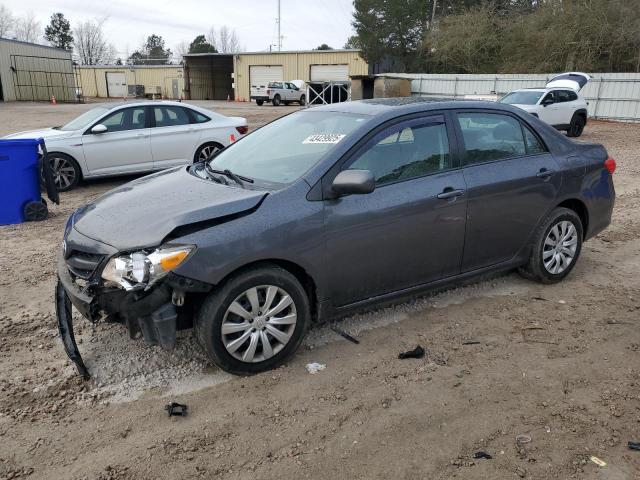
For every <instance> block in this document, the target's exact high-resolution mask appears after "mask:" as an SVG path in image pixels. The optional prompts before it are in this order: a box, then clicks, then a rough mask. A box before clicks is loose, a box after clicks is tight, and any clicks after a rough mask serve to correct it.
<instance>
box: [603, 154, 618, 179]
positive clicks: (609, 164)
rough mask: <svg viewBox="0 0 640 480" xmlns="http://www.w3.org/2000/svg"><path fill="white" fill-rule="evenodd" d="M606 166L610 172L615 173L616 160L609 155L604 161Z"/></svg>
mask: <svg viewBox="0 0 640 480" xmlns="http://www.w3.org/2000/svg"><path fill="white" fill-rule="evenodd" d="M604 168H606V169H607V170H608V172H609V173H610V174H611V175H613V172H615V171H616V161H615V160H614V159H613V158H611V157H609V158H607V159H606V160H605V161H604Z"/></svg>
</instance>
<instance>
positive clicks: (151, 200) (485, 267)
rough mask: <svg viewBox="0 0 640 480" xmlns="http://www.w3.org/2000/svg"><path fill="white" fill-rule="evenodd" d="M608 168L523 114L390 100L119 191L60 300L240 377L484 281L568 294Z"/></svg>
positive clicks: (79, 239)
mask: <svg viewBox="0 0 640 480" xmlns="http://www.w3.org/2000/svg"><path fill="white" fill-rule="evenodd" d="M614 170H615V161H614V160H613V159H612V158H610V157H609V156H608V154H607V152H606V150H605V149H604V148H603V147H602V146H601V145H597V144H588V143H574V142H573V141H571V140H569V139H567V138H566V137H565V136H563V135H562V134H560V133H558V132H557V131H556V130H554V129H553V128H551V127H549V126H548V125H546V124H544V123H543V122H541V121H540V120H538V119H536V118H535V117H533V116H531V115H529V114H528V113H526V112H523V111H522V110H520V109H517V108H514V107H511V106H508V105H501V104H495V103H484V102H429V101H424V100H422V99H386V100H374V101H364V102H348V103H342V104H338V105H329V106H323V107H318V108H310V109H306V110H302V111H298V112H295V113H293V114H290V115H288V116H285V117H283V118H281V119H278V120H276V121H274V122H273V123H271V124H268V125H267V126H265V127H263V128H261V129H259V130H257V131H256V132H254V133H252V134H250V135H248V136H247V137H245V138H243V139H242V140H241V141H239V142H237V143H235V144H233V145H232V146H230V147H228V148H226V149H224V150H223V151H222V152H220V153H219V154H218V155H217V156H215V157H214V158H213V159H210V160H207V161H203V162H200V163H197V164H195V165H192V166H183V167H178V168H174V169H171V170H167V171H163V172H159V173H156V174H153V175H149V176H147V177H144V178H140V179H138V180H135V181H133V182H131V183H128V184H126V185H124V186H122V187H119V188H116V189H115V190H112V191H111V192H109V193H107V194H106V195H104V196H102V197H101V198H99V199H98V200H96V201H94V202H93V203H90V204H89V205H86V206H85V207H83V208H81V209H79V210H78V211H76V212H75V213H74V214H73V215H72V216H71V217H70V218H69V221H68V223H67V227H66V231H65V234H64V248H63V251H62V253H61V255H60V259H59V269H58V275H59V283H58V286H57V290H56V306H57V315H58V322H59V327H60V331H61V334H62V335H61V336H62V339H63V342H64V346H65V349H66V351H67V353H68V355H69V356H70V358H71V359H72V360H73V361H74V362H75V363H76V365H77V366H78V369H79V371H80V373H82V374H83V375H85V376H88V375H89V373H88V371H87V369H86V366H85V365H84V363H83V361H82V358H81V356H80V353H79V352H78V348H77V345H76V343H75V340H74V338H73V325H72V320H71V308H72V305H73V306H74V307H75V308H77V309H78V310H79V311H80V313H81V314H82V315H84V316H85V317H87V318H89V319H91V320H92V321H97V320H100V319H102V318H103V317H105V316H108V318H109V319H110V320H111V321H117V322H121V323H122V324H123V325H125V326H126V327H127V328H128V330H129V332H130V334H131V335H132V337H135V336H142V337H143V338H144V339H145V340H146V341H147V342H148V343H150V344H159V345H162V346H164V347H166V348H171V347H173V346H174V344H175V341H176V330H178V329H181V328H191V327H193V328H195V331H196V333H197V338H198V339H199V341H200V342H201V344H202V346H203V347H204V349H205V350H206V352H207V353H208V354H209V356H210V358H211V360H212V361H213V362H215V363H216V364H217V365H219V366H220V367H221V368H223V369H225V370H227V371H229V372H233V373H238V374H248V373H255V372H260V371H264V370H267V369H270V368H274V367H276V366H278V365H280V364H282V363H283V362H285V361H286V360H287V359H288V358H289V357H290V356H291V355H293V353H294V352H295V351H296V349H297V348H298V346H299V345H300V343H301V341H302V339H303V337H304V335H305V333H306V331H307V329H308V328H309V326H310V325H311V324H312V323H314V322H319V321H323V320H328V319H331V318H334V317H337V316H344V315H346V314H348V313H349V312H353V311H354V310H358V309H361V308H363V307H365V306H370V305H372V304H380V303H388V302H391V301H398V300H400V299H404V298H407V297H411V296H415V295H418V294H420V293H423V292H425V291H426V290H429V289H432V288H434V287H440V286H442V285H444V284H453V283H457V282H460V281H463V280H468V279H469V278H472V277H476V276H478V275H482V274H485V273H487V272H490V271H496V270H508V269H518V270H519V271H520V272H521V273H522V274H523V275H524V276H526V277H527V278H531V279H533V280H537V281H539V282H542V283H553V282H558V281H560V280H562V279H563V278H565V277H566V276H567V275H569V273H570V272H571V270H572V269H573V268H574V266H575V265H576V262H577V261H578V257H579V255H580V250H581V247H582V243H583V242H584V241H585V240H588V239H589V238H591V237H593V236H594V235H596V234H597V233H598V232H600V231H602V230H603V229H605V228H606V227H607V226H608V225H609V223H610V220H611V213H612V210H613V204H614V198H615V193H614V188H613V182H612V174H613V172H614Z"/></svg>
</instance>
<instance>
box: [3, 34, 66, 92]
mask: <svg viewBox="0 0 640 480" xmlns="http://www.w3.org/2000/svg"><path fill="white" fill-rule="evenodd" d="M52 96H55V97H56V100H57V101H59V102H74V101H77V91H76V78H75V73H74V70H73V62H72V61H71V52H68V51H66V50H61V49H58V48H53V47H48V46H45V45H36V44H34V43H26V42H19V41H17V40H9V39H6V38H0V101H5V102H9V101H15V100H28V101H47V100H50V99H51V97H52Z"/></svg>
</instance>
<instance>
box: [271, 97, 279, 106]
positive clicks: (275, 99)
mask: <svg viewBox="0 0 640 480" xmlns="http://www.w3.org/2000/svg"><path fill="white" fill-rule="evenodd" d="M271 103H273V106H274V107H279V106H280V95H276V96H274V97H273V100H272V101H271Z"/></svg>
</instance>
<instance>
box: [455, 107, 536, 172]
mask: <svg viewBox="0 0 640 480" xmlns="http://www.w3.org/2000/svg"><path fill="white" fill-rule="evenodd" d="M458 123H459V125H460V130H461V131H462V138H463V140H464V147H465V163H466V164H474V163H484V162H492V161H495V160H501V159H504V158H511V157H517V156H522V155H526V154H527V148H526V146H525V141H524V135H523V133H522V127H521V125H520V122H519V121H518V120H516V119H515V118H513V117H511V116H509V115H502V114H496V113H484V112H478V113H458Z"/></svg>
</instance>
